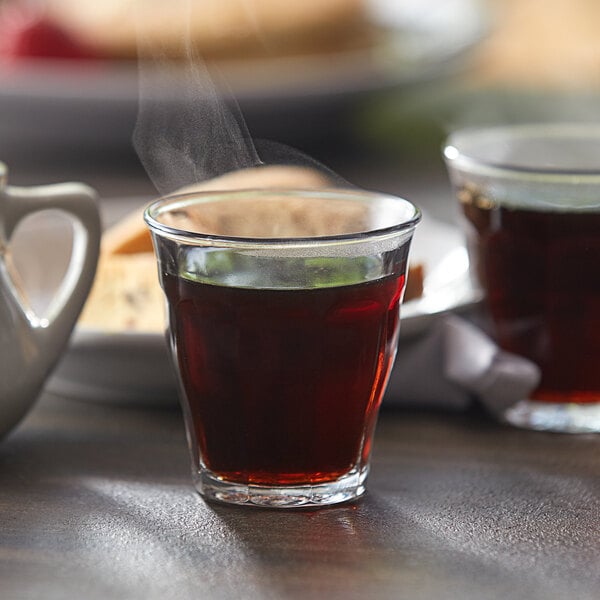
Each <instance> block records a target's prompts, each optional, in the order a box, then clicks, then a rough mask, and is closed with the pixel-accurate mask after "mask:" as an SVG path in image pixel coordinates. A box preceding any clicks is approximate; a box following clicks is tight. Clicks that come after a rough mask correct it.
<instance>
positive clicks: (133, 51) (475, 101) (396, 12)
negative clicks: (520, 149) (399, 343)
mask: <svg viewBox="0 0 600 600" xmlns="http://www.w3.org/2000/svg"><path fill="white" fill-rule="evenodd" d="M140 41H141V45H140ZM140 48H141V50H139V49H140ZM138 59H139V60H140V61H142V62H143V64H144V65H146V66H144V68H143V69H142V71H141V72H142V73H144V74H148V73H149V72H150V71H151V70H152V68H153V67H154V66H155V65H160V66H161V67H163V68H166V71H167V72H168V73H169V76H168V80H163V84H162V85H161V84H159V85H158V86H156V87H155V88H153V87H152V86H150V85H146V86H145V87H144V88H143V92H144V101H145V102H146V103H147V105H148V106H151V108H152V110H151V111H150V112H149V114H150V116H153V115H154V116H155V115H156V114H159V113H160V122H159V123H158V129H159V130H160V132H168V131H171V130H172V131H173V136H180V135H181V132H182V129H183V130H187V132H188V134H189V141H188V142H186V143H191V144H196V145H199V146H201V147H202V148H203V151H204V152H213V151H218V148H215V147H214V145H215V144H216V142H215V140H218V136H215V135H214V134H215V128H218V127H219V126H222V119H221V120H220V119H219V115H218V114H217V113H216V112H214V111H215V110H216V108H215V107H217V108H219V109H220V108H222V107H225V106H226V107H227V108H224V109H223V110H224V111H227V115H228V118H230V117H231V115H233V118H234V120H235V122H236V125H237V126H238V127H240V128H241V129H240V131H242V133H243V135H244V136H248V137H247V138H245V139H246V141H248V140H250V139H270V140H275V141H277V142H280V143H283V144H288V145H290V146H293V147H295V148H298V149H300V150H302V151H303V152H306V153H307V154H309V155H310V156H312V157H314V158H315V159H316V160H318V161H320V162H323V163H324V164H326V165H328V166H329V167H330V168H332V169H334V170H336V171H337V172H339V173H340V175H341V176H342V177H344V178H346V179H347V180H349V181H351V182H352V183H354V184H356V185H360V186H364V187H368V188H373V189H379V190H383V191H390V192H394V193H400V194H403V195H406V196H407V197H412V198H413V199H415V200H416V201H417V202H420V203H421V204H425V205H432V204H434V203H436V202H442V201H445V200H441V199H440V198H441V196H443V195H444V192H443V190H444V189H445V186H446V185H447V184H446V175H445V171H444V168H443V165H442V162H441V157H440V146H441V144H442V141H443V139H444V137H445V136H446V135H447V133H448V132H449V131H451V130H453V129H455V128H457V127H462V126H466V125H477V124H490V123H503V122H516V121H556V120H563V121H564V120H568V121H581V120H597V119H598V118H599V117H600V103H599V102H598V93H599V91H600V2H598V1H597V0H318V1H317V0H314V1H313V0H303V2H302V3H294V2H289V0H172V1H170V2H163V1H162V0H104V1H103V2H98V1H97V0H37V1H36V0H0V159H1V160H3V161H4V162H6V163H7V164H8V165H9V167H10V172H11V176H10V179H11V181H12V182H13V183H15V184H19V185H25V184H35V183H42V182H52V181H61V180H65V179H79V180H83V181H85V182H87V183H89V184H91V185H93V186H95V187H96V188H97V189H98V191H99V192H100V194H101V195H102V196H103V197H105V198H124V197H129V196H143V195H149V196H150V195H152V194H154V193H155V192H154V187H153V186H152V183H151V181H150V180H149V178H148V177H147V176H146V174H145V172H144V169H143V167H142V165H141V163H140V161H139V159H138V157H137V156H136V153H135V151H134V149H133V146H132V143H131V137H132V133H133V130H134V126H135V121H136V116H137V114H138V74H139V72H140V71H139V69H138ZM194 65H195V67H194ZM165 66H166V67H165ZM190 78H191V79H190ZM190 90H191V92H190ZM194 90H197V91H198V95H199V97H200V96H202V97H204V98H205V99H206V97H207V96H208V97H209V98H210V101H211V104H210V105H209V106H210V110H212V111H213V113H212V117H213V118H212V120H211V121H210V123H208V122H207V121H206V117H205V115H206V106H207V105H206V104H205V103H204V102H201V101H198V102H196V101H195V100H194V93H193V92H194ZM213 92H214V94H213ZM220 98H226V100H225V99H224V100H223V101H222V104H221V100H219V99H220ZM236 104H237V106H238V107H239V112H237V110H236V109H235V107H236ZM232 106H233V112H231V110H232V109H231V107H232ZM203 111H204V112H203ZM178 119H179V122H177V120H178ZM244 122H245V126H246V127H247V131H246V129H244ZM155 125H156V123H155ZM147 143H148V144H149V145H150V146H151V145H153V144H156V145H160V144H164V143H165V142H164V139H163V136H162V133H161V135H160V136H159V135H157V127H154V128H149V130H148V133H147ZM415 196H416V197H415ZM442 213H443V211H442ZM442 216H443V214H442Z"/></svg>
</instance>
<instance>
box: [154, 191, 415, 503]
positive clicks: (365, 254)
mask: <svg viewBox="0 0 600 600" xmlns="http://www.w3.org/2000/svg"><path fill="white" fill-rule="evenodd" d="M145 219H146V222H147V224H148V226H149V227H150V231H151V233H152V237H153V242H154V247H155V251H156V256H157V260H158V270H159V277H160V281H161V285H162V288H163V290H164V293H165V295H166V298H167V305H168V310H169V331H168V335H169V341H170V348H171V353H172V357H173V360H174V363H175V366H176V369H177V372H178V374H179V383H180V396H181V401H182V405H183V410H184V418H185V423H186V429H187V435H188V443H189V447H190V451H191V456H192V471H193V477H194V482H195V485H196V488H197V489H198V491H199V492H200V493H201V494H202V495H203V496H204V497H206V498H208V499H212V500H218V501H222V502H228V503H235V504H251V505H252V504H254V505H259V506H269V507H297V506H321V505H327V504H335V503H339V502H344V501H347V500H352V499H354V498H357V497H358V496H360V495H361V494H362V493H363V492H364V490H365V480H366V477H367V473H368V469H369V456H370V452H371V444H372V437H373V432H374V429H375V423H376V420H377V413H378V410H379V405H380V403H381V399H382V396H383V393H384V390H385V387H386V384H387V380H388V375H389V372H390V368H391V366H392V363H393V360H394V356H395V352H396V344H397V339H398V328H399V311H400V302H401V299H402V295H403V293H404V287H405V277H406V273H407V261H408V253H409V246H410V242H411V238H412V235H413V231H414V228H415V226H416V225H417V223H418V221H419V220H420V213H419V210H418V209H417V208H415V207H414V206H413V205H412V204H410V203H409V202H407V201H406V200H403V199H400V198H395V197H392V196H387V195H382V194H375V193H368V192H362V191H290V190H287V191H276V190H275V191H274V190H270V191H265V190H250V191H234V192H218V193H212V192H207V193H193V194H186V195H179V196H172V197H167V198H164V199H161V200H158V201H157V202H155V203H154V204H152V205H151V206H150V207H149V208H148V209H147V211H146V214H145Z"/></svg>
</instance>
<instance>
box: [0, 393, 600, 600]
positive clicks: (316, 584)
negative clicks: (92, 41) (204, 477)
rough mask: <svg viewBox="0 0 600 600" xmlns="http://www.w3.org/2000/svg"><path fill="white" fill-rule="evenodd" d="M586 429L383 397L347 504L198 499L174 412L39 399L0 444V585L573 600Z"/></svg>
mask: <svg viewBox="0 0 600 600" xmlns="http://www.w3.org/2000/svg"><path fill="white" fill-rule="evenodd" d="M599 448H600V438H599V437H597V436H594V435H582V436H568V435H553V434H544V433H534V432H525V431H519V430H516V429H510V428H506V427H503V426H501V425H497V424H495V423H492V422H490V421H488V420H486V419H485V418H483V417H481V416H478V415H475V414H462V415H456V414H454V415H453V414H445V413H441V412H440V413H415V412H403V411H389V410H388V411H384V413H383V414H382V416H381V419H380V423H379V427H378V431H377V435H376V444H375V450H374V457H373V464H372V472H371V475H370V478H369V485H368V487H369V491H368V493H367V495H366V497H364V498H363V499H362V500H360V501H359V502H357V503H356V504H351V505H345V506H341V507H337V508H327V509H321V510H317V511H299V510H296V511H274V510H262V509H257V508H240V507H226V506H220V505H208V504H206V503H205V502H204V501H203V500H202V499H201V498H200V497H199V496H198V495H197V494H196V493H195V492H194V490H193V488H192V485H191V483H190V476H189V468H188V464H189V463H188V455H187V448H186V445H185V438H184V433H183V427H182V421H181V418H180V414H179V412H178V411H177V410H151V409H144V408H139V407H138V408H128V407H123V406H102V405H93V404H85V403H83V402H77V401H73V400H64V399H60V398H56V397H51V396H49V395H46V396H43V397H42V399H41V400H40V402H39V403H38V405H37V407H36V408H35V409H34V410H33V411H32V412H31V413H30V414H29V416H28V417H27V418H26V420H25V421H24V422H23V423H22V425H21V426H20V427H19V428H18V429H17V430H16V431H14V432H13V433H12V434H11V435H10V436H9V437H8V438H7V439H6V440H5V441H4V443H3V444H2V445H0V490H1V491H0V523H1V525H0V597H1V598H2V600H17V599H37V598H44V599H46V600H54V599H71V598H86V599H96V598H98V599H112V598H115V599H121V598H122V599H129V598H131V599H135V598H147V599H154V598H156V599H158V598H161V599H162V598H178V599H188V598H190V599H191V598H207V599H210V598H248V599H254V598H261V599H262V598H269V599H270V598H398V599H404V598H406V599H434V598H457V599H458V598H460V599H463V600H469V599H471V598H473V599H495V598H502V599H503V600H505V599H507V598H509V599H511V598H515V599H516V598H523V599H537V598H539V599H544V600H548V599H554V598H556V599H564V598H577V599H581V600H586V599H592V598H593V599H595V598H598V592H599V590H600V570H599V569H598V567H599V565H600V496H599V495H600V461H599Z"/></svg>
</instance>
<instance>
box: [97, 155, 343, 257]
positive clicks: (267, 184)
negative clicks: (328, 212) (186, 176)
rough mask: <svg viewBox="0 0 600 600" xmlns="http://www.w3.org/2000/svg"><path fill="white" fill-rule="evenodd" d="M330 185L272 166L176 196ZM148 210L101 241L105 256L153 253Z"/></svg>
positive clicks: (312, 173)
mask: <svg viewBox="0 0 600 600" xmlns="http://www.w3.org/2000/svg"><path fill="white" fill-rule="evenodd" d="M330 185H331V181H330V180H329V179H328V178H327V177H326V176H325V175H324V174H322V173H320V172H319V171H316V170H315V169H310V168H308V167H292V166H283V165H273V166H264V167H254V168H250V169H242V170H240V171H232V172H230V173H226V174H225V175H222V176H221V177H215V178H214V179H209V180H208V181H203V182H201V183H198V184H196V185H191V186H187V187H184V188H181V189H180V190H178V192H177V193H181V194H188V193H193V192H214V191H224V190H242V189H253V188H281V189H292V188H296V189H302V190H308V189H319V188H325V187H328V186H330ZM144 209H145V207H140V208H139V209H137V210H135V211H133V212H132V213H130V214H129V215H127V216H126V217H125V218H124V219H122V220H121V221H119V222H118V223H117V224H115V225H114V226H113V227H111V228H110V229H108V230H107V231H106V232H105V233H104V236H103V237H102V252H106V253H108V254H132V253H136V252H152V250H153V249H152V240H151V238H150V233H149V231H148V228H147V226H146V224H145V223H144V219H143V214H144Z"/></svg>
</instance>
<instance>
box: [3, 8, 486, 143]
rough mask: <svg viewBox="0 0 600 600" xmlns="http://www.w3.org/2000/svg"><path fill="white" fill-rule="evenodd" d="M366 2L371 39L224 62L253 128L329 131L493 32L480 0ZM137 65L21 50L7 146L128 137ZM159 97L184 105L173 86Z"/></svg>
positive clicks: (459, 61)
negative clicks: (340, 47) (39, 56)
mask: <svg viewBox="0 0 600 600" xmlns="http://www.w3.org/2000/svg"><path fill="white" fill-rule="evenodd" d="M369 6H370V13H369V14H370V18H371V19H372V21H373V23H374V25H375V27H376V28H377V30H378V35H377V37H376V43H374V44H373V45H372V46H370V47H368V48H365V49H360V50H348V51H340V52H328V53H327V54H326V55H319V54H313V55H310V56H308V55H306V56H295V57H281V58H272V57H270V58H260V59H258V58H256V59H255V58H249V59H244V60H241V59H238V60H227V61H226V62H225V61H223V62H220V63H219V65H218V70H219V72H220V74H221V75H222V78H223V80H225V81H226V82H227V87H228V88H229V90H230V92H231V94H232V95H233V97H235V99H236V100H237V102H238V103H239V105H240V107H241V109H242V113H243V115H244V118H245V119H246V121H247V124H248V127H249V129H250V132H251V133H252V135H253V136H255V137H264V138H271V139H277V140H279V141H284V142H287V143H290V142H292V141H296V139H297V138H298V137H307V136H311V135H312V136H315V135H316V136H318V135H322V134H324V133H325V132H327V131H328V130H330V129H332V128H333V129H335V128H336V127H339V126H340V123H341V122H342V121H343V119H344V115H345V111H346V110H347V109H348V108H349V107H351V106H352V105H353V104H354V103H355V102H356V100H357V99H359V98H361V97H363V96H364V95H365V94H372V93H375V92H378V91H383V90H389V89H395V88H402V87H409V86H414V85H416V84H419V83H423V82H429V81H432V80H435V79H438V78H444V77H448V76H451V75H452V74H454V73H455V72H456V71H457V69H460V68H461V67H463V66H464V65H465V61H466V60H467V57H468V56H469V52H470V51H471V50H472V49H473V47H474V46H475V45H476V44H477V42H478V41H479V40H480V39H481V38H482V37H483V36H484V34H485V32H486V16H485V14H484V12H483V11H482V8H481V3H480V2H479V1H478V0H369ZM137 72H138V71H137V65H136V64H135V63H132V62H127V61H119V60H111V61H108V60H69V61H56V60H29V61H25V60H23V61H21V62H17V63H13V64H12V65H11V67H10V69H1V70H0V111H1V114H2V119H0V148H2V147H6V146H7V145H9V144H11V143H16V144H19V143H30V142H32V141H33V142H37V143H40V144H49V145H53V146H56V145H59V144H61V145H64V146H70V145H73V146H74V145H79V144H82V143H87V144H94V145H95V146H107V145H108V146H111V145H112V146H115V145H117V146H123V145H127V146H129V144H130V138H131V133H132V130H133V126H134V123H135V117H136V114H137V103H138V86H137ZM183 81H184V73H183V70H182V83H183ZM159 100H161V99H160V98H159ZM162 100H164V103H165V106H166V107H168V108H171V109H176V108H177V98H176V97H173V95H171V96H170V97H164V98H163V99H162ZM308 118H310V121H309V122H307V120H306V119H308Z"/></svg>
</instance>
